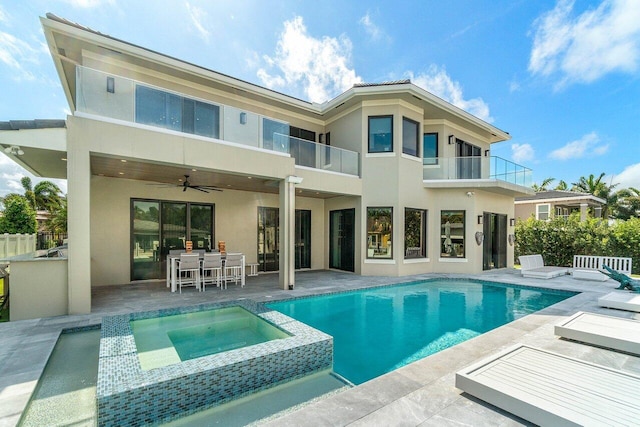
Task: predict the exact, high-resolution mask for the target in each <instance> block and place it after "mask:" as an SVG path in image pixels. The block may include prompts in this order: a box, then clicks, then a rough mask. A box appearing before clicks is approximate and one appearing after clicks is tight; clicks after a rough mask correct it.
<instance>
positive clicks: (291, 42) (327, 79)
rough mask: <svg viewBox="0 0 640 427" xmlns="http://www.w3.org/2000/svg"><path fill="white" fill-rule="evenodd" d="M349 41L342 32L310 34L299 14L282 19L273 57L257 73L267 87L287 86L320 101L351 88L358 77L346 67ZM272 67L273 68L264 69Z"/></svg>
mask: <svg viewBox="0 0 640 427" xmlns="http://www.w3.org/2000/svg"><path fill="white" fill-rule="evenodd" d="M351 50H352V45H351V41H350V40H349V39H348V38H347V37H344V36H341V37H339V38H333V37H323V38H322V39H317V38H314V37H312V36H310V35H308V34H307V28H306V27H305V25H304V22H303V20H302V17H300V16H298V17H295V18H294V19H292V20H290V21H286V22H285V23H284V30H283V31H282V33H281V34H280V40H279V41H278V46H277V48H276V53H275V55H274V56H273V57H269V56H265V57H264V58H263V61H264V62H265V66H264V67H263V68H260V69H259V70H258V72H257V76H258V78H259V79H260V81H261V82H262V83H263V84H264V85H265V86H267V87H269V88H271V89H282V88H284V87H286V88H287V92H288V93H292V94H294V95H295V94H296V92H298V93H302V94H303V95H304V97H305V98H306V99H309V100H310V101H312V102H324V101H327V100H329V99H330V98H332V97H334V96H336V95H338V94H340V93H342V92H344V91H345V90H347V89H349V88H351V87H352V86H353V85H354V84H355V83H360V82H361V81H362V79H361V78H360V77H359V76H357V75H356V72H355V70H353V69H352V68H350V58H351ZM272 68H275V70H273V71H268V69H272Z"/></svg>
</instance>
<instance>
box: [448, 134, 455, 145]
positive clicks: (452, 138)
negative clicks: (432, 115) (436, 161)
mask: <svg viewBox="0 0 640 427" xmlns="http://www.w3.org/2000/svg"><path fill="white" fill-rule="evenodd" d="M455 143H456V136H455V135H449V145H453V144H455Z"/></svg>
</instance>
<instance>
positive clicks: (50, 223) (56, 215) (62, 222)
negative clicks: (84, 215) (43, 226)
mask: <svg viewBox="0 0 640 427" xmlns="http://www.w3.org/2000/svg"><path fill="white" fill-rule="evenodd" d="M47 228H48V229H49V230H51V231H53V232H54V233H66V232H67V199H66V198H64V199H62V201H61V203H60V207H59V208H58V209H56V210H55V211H53V212H52V213H51V216H50V217H49V219H48V220H47Z"/></svg>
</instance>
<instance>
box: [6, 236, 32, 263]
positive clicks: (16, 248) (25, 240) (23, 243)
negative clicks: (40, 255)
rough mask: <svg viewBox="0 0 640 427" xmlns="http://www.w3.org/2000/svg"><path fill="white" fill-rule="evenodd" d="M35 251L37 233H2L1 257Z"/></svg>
mask: <svg viewBox="0 0 640 427" xmlns="http://www.w3.org/2000/svg"><path fill="white" fill-rule="evenodd" d="M35 251H36V235H35V234H6V233H5V234H0V259H4V258H9V257H12V256H16V255H22V254H27V253H30V252H35Z"/></svg>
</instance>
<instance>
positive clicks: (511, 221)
mask: <svg viewBox="0 0 640 427" xmlns="http://www.w3.org/2000/svg"><path fill="white" fill-rule="evenodd" d="M509 225H510V226H512V227H515V226H516V219H515V218H510V219H509Z"/></svg>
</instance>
